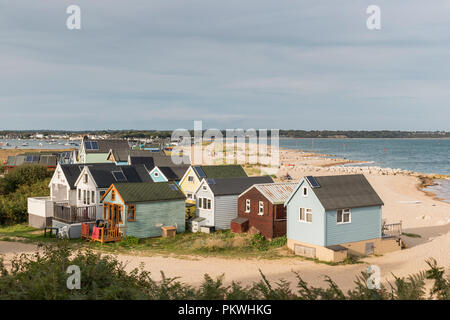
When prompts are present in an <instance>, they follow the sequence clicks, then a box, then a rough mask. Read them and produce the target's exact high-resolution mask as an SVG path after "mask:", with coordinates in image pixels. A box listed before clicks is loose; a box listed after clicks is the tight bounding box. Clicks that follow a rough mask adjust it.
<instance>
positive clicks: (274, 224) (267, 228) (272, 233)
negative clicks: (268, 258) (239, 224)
mask: <svg viewBox="0 0 450 320" xmlns="http://www.w3.org/2000/svg"><path fill="white" fill-rule="evenodd" d="M246 199H250V213H247V212H245V200H246ZM259 201H262V202H263V203H264V215H262V216H261V215H258V211H259ZM275 207H277V208H276V209H275ZM275 210H277V212H286V208H284V206H283V205H282V204H281V205H273V204H272V203H271V202H270V201H269V200H267V198H266V197H265V196H264V195H262V194H261V193H260V192H259V191H258V190H257V189H256V188H251V189H250V190H248V191H247V192H246V193H245V194H243V195H241V196H240V197H239V199H238V215H239V216H240V217H242V218H247V219H248V220H249V228H250V227H254V228H256V229H257V230H259V231H260V232H261V234H262V235H263V236H264V237H266V238H267V239H269V240H271V239H273V238H276V237H281V236H284V235H285V234H286V220H275V216H274V213H275Z"/></svg>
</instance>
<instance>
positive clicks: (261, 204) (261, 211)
mask: <svg viewBox="0 0 450 320" xmlns="http://www.w3.org/2000/svg"><path fill="white" fill-rule="evenodd" d="M258 215H259V216H263V215H264V202H263V201H259V202H258Z"/></svg>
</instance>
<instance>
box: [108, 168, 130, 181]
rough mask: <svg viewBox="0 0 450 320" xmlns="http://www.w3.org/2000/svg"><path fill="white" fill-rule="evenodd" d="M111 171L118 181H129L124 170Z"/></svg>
mask: <svg viewBox="0 0 450 320" xmlns="http://www.w3.org/2000/svg"><path fill="white" fill-rule="evenodd" d="M111 173H112V175H113V176H114V179H116V181H117V182H123V181H127V178H126V177H125V175H124V174H123V172H122V171H113V172H111Z"/></svg>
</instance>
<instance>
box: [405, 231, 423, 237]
mask: <svg viewBox="0 0 450 320" xmlns="http://www.w3.org/2000/svg"><path fill="white" fill-rule="evenodd" d="M402 235H404V236H407V237H410V238H422V236H421V235H420V234H416V233H408V232H402Z"/></svg>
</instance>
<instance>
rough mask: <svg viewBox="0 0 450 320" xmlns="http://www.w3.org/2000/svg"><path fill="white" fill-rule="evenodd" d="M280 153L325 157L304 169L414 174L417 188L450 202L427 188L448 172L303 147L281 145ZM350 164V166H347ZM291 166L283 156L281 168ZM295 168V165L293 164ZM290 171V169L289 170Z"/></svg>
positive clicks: (430, 195)
mask: <svg viewBox="0 0 450 320" xmlns="http://www.w3.org/2000/svg"><path fill="white" fill-rule="evenodd" d="M279 150H280V155H281V154H285V153H288V154H296V155H297V156H300V157H302V160H306V158H308V157H309V158H321V159H323V161H324V163H321V164H319V165H318V166H306V168H303V169H311V170H313V171H316V172H318V171H323V170H325V171H329V172H330V173H332V174H333V173H335V174H339V173H341V174H352V173H354V174H356V173H362V174H365V173H368V174H372V173H378V174H381V175H404V176H413V177H416V178H417V179H418V180H419V182H418V184H417V185H416V188H417V190H419V191H421V192H422V193H424V194H425V195H427V196H428V197H430V198H432V199H434V200H437V201H440V202H443V203H447V204H448V203H449V202H448V200H450V199H445V198H441V197H440V196H439V195H438V194H436V193H433V192H430V191H427V190H425V188H427V187H430V186H434V185H438V183H437V182H436V181H437V180H444V179H449V178H450V175H446V174H439V173H425V172H417V171H411V170H406V169H401V168H391V167H380V166H366V165H364V164H370V163H374V161H371V160H355V159H347V158H341V157H339V156H337V155H332V154H323V153H318V152H312V151H307V150H303V149H296V148H295V149H294V148H292V149H290V148H285V147H280V148H279ZM358 164H362V165H363V166H358ZM346 165H349V166H346ZM289 167H292V166H291V164H288V165H287V166H286V164H285V163H283V161H282V159H281V157H280V170H282V169H288V168H289ZM293 168H295V165H294V166H293ZM287 171H289V170H287Z"/></svg>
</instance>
